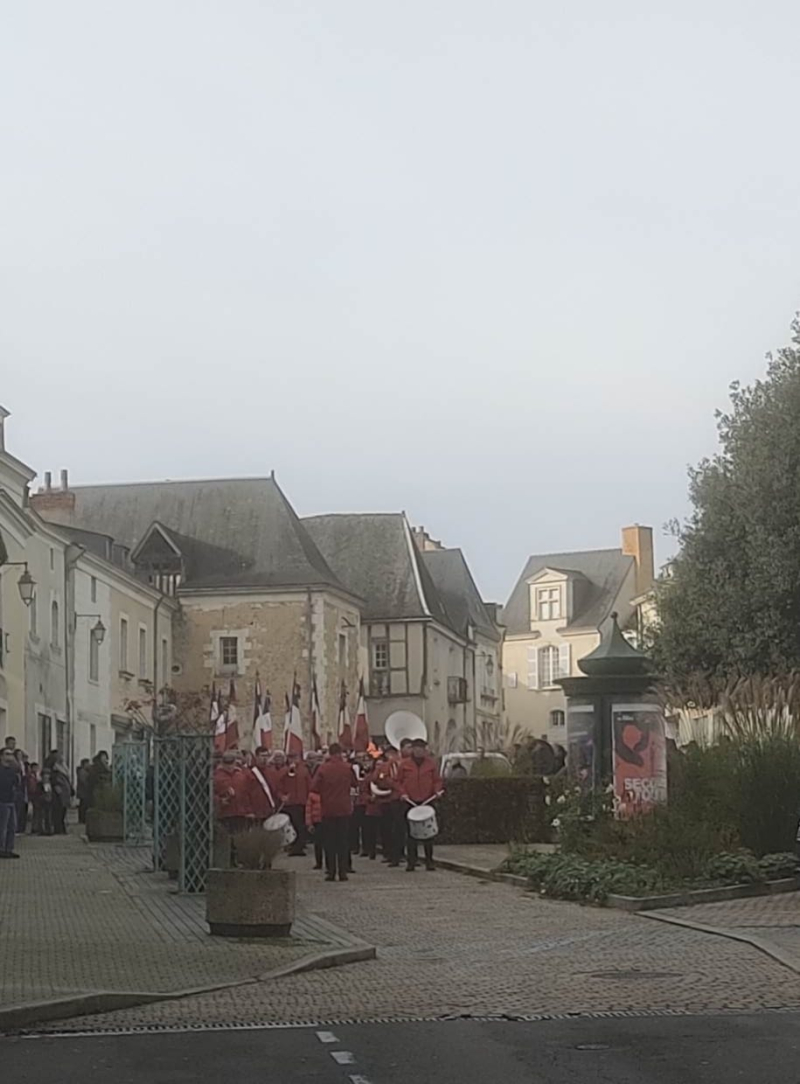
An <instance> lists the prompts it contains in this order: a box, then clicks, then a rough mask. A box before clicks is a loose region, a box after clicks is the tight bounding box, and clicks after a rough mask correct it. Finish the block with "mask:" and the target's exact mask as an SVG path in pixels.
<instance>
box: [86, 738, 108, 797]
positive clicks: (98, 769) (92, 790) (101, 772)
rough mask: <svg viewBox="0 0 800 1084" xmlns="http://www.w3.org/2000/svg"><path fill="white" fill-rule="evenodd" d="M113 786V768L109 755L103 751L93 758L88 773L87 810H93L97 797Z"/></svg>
mask: <svg viewBox="0 0 800 1084" xmlns="http://www.w3.org/2000/svg"><path fill="white" fill-rule="evenodd" d="M109 786H111V768H110V767H109V763H108V753H107V752H106V751H105V749H101V750H100V752H99V753H95V755H94V756H93V757H92V763H91V766H90V767H89V770H88V771H87V773H86V809H87V810H89V809H91V808H92V803H93V802H94V798H95V795H96V794H97V792H98V790H100V789H102V788H103V787H109Z"/></svg>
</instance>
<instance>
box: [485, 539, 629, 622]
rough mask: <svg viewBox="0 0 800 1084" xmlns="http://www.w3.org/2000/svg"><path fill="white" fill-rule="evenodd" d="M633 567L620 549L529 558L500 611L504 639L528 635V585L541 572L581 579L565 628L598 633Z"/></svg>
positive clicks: (529, 620) (550, 554) (545, 554)
mask: <svg viewBox="0 0 800 1084" xmlns="http://www.w3.org/2000/svg"><path fill="white" fill-rule="evenodd" d="M633 565H634V559H633V557H628V556H626V555H625V554H623V552H622V550H620V549H612V550H585V551H584V552H578V553H543V554H537V555H534V556H533V557H529V558H528V562H527V564H526V565H525V568H524V569H523V572H522V575H521V576H520V578H519V580H518V581H517V585H516V587H515V588H514V590H513V591H512V592H511V597H510V598H509V600H508V603H507V604H506V606H505V608H504V610H503V624H504V625H505V627H506V633H507V635H509V636H514V635H519V634H522V633H526V632H530V629H531V608H530V590H529V587H528V582H527V581H528V580H529V579H531V578H532V577H533V576H535V575H536V574H537V573H538V572H541V571H542V570H543V569H545V568H552V569H556V570H558V571H559V572H565V573H572V574H574V575H577V576H580V577H583V582H582V584H581V585H580V589H579V590H578V591H577V592H576V604H575V612H574V613H573V615H572V619H571V620H570V621H569V622H568V623H567V625H566V626H565V627H566V628H568V629H584V628H585V629H597V628H599V627H600V625H602V623H603V622H604V621H605V620H606V618H607V617H608V615H609V613H610V612H611V610H612V608H613V606H614V602H615V600H616V598H617V596H618V595H619V592H620V589H621V587H622V585H623V583H624V582H625V577H626V576H627V575H628V573H629V572H630V570H631V568H632V567H633Z"/></svg>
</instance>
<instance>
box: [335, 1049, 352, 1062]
mask: <svg viewBox="0 0 800 1084" xmlns="http://www.w3.org/2000/svg"><path fill="white" fill-rule="evenodd" d="M331 1057H332V1058H333V1060H334V1061H335V1062H336V1063H337V1065H355V1062H356V1059H355V1055H353V1054H351V1053H350V1051H349V1050H331Z"/></svg>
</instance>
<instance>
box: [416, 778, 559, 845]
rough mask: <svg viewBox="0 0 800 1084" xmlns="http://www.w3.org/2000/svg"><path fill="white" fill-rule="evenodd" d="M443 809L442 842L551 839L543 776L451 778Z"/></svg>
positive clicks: (514, 841) (513, 841)
mask: <svg viewBox="0 0 800 1084" xmlns="http://www.w3.org/2000/svg"><path fill="white" fill-rule="evenodd" d="M439 809H440V816H439V828H440V831H439V837H438V838H439V842H440V843H543V842H546V841H547V840H548V839H549V829H548V825H547V818H546V817H545V804H544V784H543V783H542V781H541V779H530V778H523V777H521V776H497V777H494V778H477V779H476V778H467V779H451V780H448V783H447V792H446V794H445V796H444V798H443V799H442V801H441V802H440V803H439Z"/></svg>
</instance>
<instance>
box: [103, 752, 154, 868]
mask: <svg viewBox="0 0 800 1084" xmlns="http://www.w3.org/2000/svg"><path fill="white" fill-rule="evenodd" d="M147 759H148V758H147V742H143V741H124V742H117V744H116V745H115V746H114V747H113V749H112V751H111V770H112V775H113V782H114V786H115V787H116V788H118V789H119V790H121V791H122V825H123V839H124V842H125V845H126V846H128V847H138V846H140V845H141V844H142V843H144V841H145V825H146V819H145V811H146V805H147Z"/></svg>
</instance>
